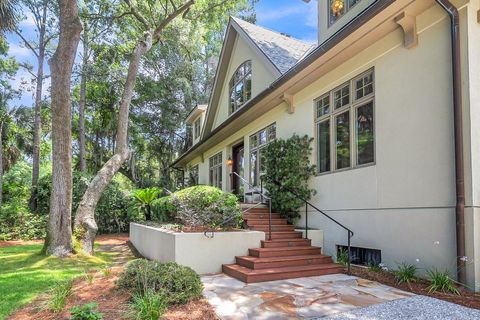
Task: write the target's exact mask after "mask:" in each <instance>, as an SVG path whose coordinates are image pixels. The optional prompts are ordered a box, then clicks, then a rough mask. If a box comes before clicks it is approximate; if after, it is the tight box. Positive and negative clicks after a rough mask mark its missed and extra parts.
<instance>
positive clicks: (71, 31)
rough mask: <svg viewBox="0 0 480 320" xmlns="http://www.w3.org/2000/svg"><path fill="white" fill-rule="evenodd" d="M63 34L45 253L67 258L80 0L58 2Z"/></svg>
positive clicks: (55, 66)
mask: <svg viewBox="0 0 480 320" xmlns="http://www.w3.org/2000/svg"><path fill="white" fill-rule="evenodd" d="M58 7H59V22H60V35H59V41H58V46H57V49H56V51H55V53H54V55H53V56H52V58H51V59H50V60H49V65H50V70H51V74H52V90H51V91H52V93H51V97H52V144H53V149H52V161H53V163H52V165H53V171H52V192H51V196H50V215H49V220H48V227H47V238H46V241H45V247H44V250H45V252H46V253H47V254H50V255H54V256H58V257H65V256H68V255H70V253H71V252H72V249H73V244H72V228H71V213H72V212H71V211H72V155H71V153H72V146H71V141H72V128H71V127H72V123H71V109H72V107H71V100H70V84H71V76H72V69H73V63H74V60H75V55H76V52H77V47H78V43H79V42H80V34H81V32H82V29H83V27H82V23H81V21H80V17H79V14H78V7H77V2H76V0H58Z"/></svg>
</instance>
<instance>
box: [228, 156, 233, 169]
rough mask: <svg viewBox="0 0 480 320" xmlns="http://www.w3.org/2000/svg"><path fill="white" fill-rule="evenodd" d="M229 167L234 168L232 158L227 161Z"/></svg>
mask: <svg viewBox="0 0 480 320" xmlns="http://www.w3.org/2000/svg"><path fill="white" fill-rule="evenodd" d="M227 166H229V167H231V166H233V160H232V157H228V159H227Z"/></svg>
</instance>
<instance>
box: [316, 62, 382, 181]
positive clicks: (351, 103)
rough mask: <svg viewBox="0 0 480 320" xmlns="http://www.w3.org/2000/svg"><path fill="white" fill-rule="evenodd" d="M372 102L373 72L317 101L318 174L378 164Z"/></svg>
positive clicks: (357, 78) (362, 75)
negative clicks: (376, 161) (376, 162)
mask: <svg viewBox="0 0 480 320" xmlns="http://www.w3.org/2000/svg"><path fill="white" fill-rule="evenodd" d="M373 100H374V71H373V70H369V71H367V72H365V73H363V74H361V75H360V76H358V77H356V78H354V79H352V80H350V81H348V82H347V83H344V84H343V85H341V86H339V87H338V88H336V89H334V90H332V91H330V92H328V93H326V94H324V95H322V96H320V97H319V98H318V99H316V100H315V117H316V147H317V150H316V151H317V152H316V156H317V171H318V173H325V172H330V171H334V170H341V169H347V168H351V167H356V166H362V165H367V164H371V163H374V162H375V127H374V103H373ZM332 105H333V106H334V107H333V108H331V106H332Z"/></svg>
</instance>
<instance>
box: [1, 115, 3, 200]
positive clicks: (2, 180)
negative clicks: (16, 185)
mask: <svg viewBox="0 0 480 320" xmlns="http://www.w3.org/2000/svg"><path fill="white" fill-rule="evenodd" d="M2 132H3V121H0V207H1V206H2V203H3V135H2Z"/></svg>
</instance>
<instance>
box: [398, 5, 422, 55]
mask: <svg viewBox="0 0 480 320" xmlns="http://www.w3.org/2000/svg"><path fill="white" fill-rule="evenodd" d="M395 22H396V23H398V24H399V25H400V26H401V27H402V29H403V39H404V40H403V43H404V46H405V48H407V49H412V48H414V47H416V46H417V45H418V34H417V20H416V19H415V17H414V16H411V15H409V14H407V13H406V12H405V11H404V12H402V13H401V14H399V15H398V16H397V17H396V18H395Z"/></svg>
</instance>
